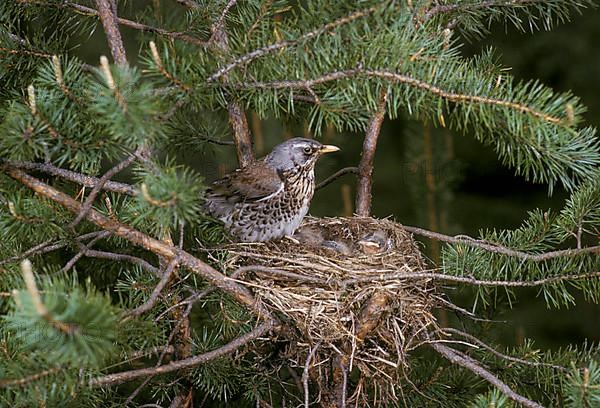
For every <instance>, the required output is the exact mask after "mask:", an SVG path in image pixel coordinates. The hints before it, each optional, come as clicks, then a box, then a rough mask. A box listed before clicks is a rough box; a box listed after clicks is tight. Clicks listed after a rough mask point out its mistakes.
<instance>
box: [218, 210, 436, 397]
mask: <svg viewBox="0 0 600 408" xmlns="http://www.w3.org/2000/svg"><path fill="white" fill-rule="evenodd" d="M296 238H297V239H296ZM226 249H227V251H228V253H229V256H228V260H227V261H226V264H225V268H226V269H227V270H228V271H230V272H232V271H235V270H239V268H242V269H243V270H245V271H246V272H245V274H244V278H243V281H244V285H247V286H249V287H250V288H251V289H252V290H253V292H254V294H255V296H256V298H257V299H259V300H260V301H261V302H262V303H263V304H264V305H265V306H266V307H267V308H268V309H269V310H271V311H272V312H273V313H274V314H275V315H277V316H278V317H279V318H280V319H281V320H282V321H284V322H286V323H287V324H288V326H290V327H293V328H295V333H294V335H293V336H292V337H295V339H294V340H295V341H292V342H291V345H290V347H289V349H288V350H287V357H288V358H289V359H290V360H292V361H293V362H295V364H297V366H298V367H304V366H305V365H306V362H307V359H308V360H311V357H312V364H311V365H312V366H318V367H319V371H320V370H321V367H322V366H323V365H324V364H323V363H325V362H326V361H330V362H333V360H334V359H335V358H336V357H338V358H339V356H346V358H347V360H348V361H347V364H349V368H350V369H353V368H354V369H356V368H357V369H359V370H360V372H361V378H367V379H368V381H367V382H368V384H370V385H371V384H372V385H384V384H388V383H389V382H390V381H396V380H397V378H398V377H397V376H398V374H399V373H402V372H405V368H407V367H408V366H407V363H406V359H407V358H406V356H407V353H408V352H409V351H410V350H411V349H413V348H414V347H416V346H417V345H418V344H419V343H420V342H422V341H423V338H424V337H425V333H427V332H430V331H431V330H433V329H435V318H434V316H433V314H432V310H433V309H434V308H435V307H436V306H438V305H437V304H436V300H435V299H436V296H433V294H434V293H433V291H434V287H433V285H432V284H431V282H430V281H429V280H428V279H423V278H414V273H415V272H417V273H418V272H422V271H424V269H425V262H424V258H423V256H422V255H421V252H420V251H419V248H418V246H417V244H416V242H415V241H414V240H413V238H412V236H411V235H410V234H409V233H407V232H406V231H405V230H403V229H402V226H401V225H399V224H397V223H395V222H392V221H390V220H387V219H384V220H377V219H373V218H363V217H352V218H311V217H307V218H306V219H305V221H304V223H303V224H302V226H301V228H300V229H299V231H298V233H297V234H296V235H295V236H294V239H289V238H284V239H282V240H280V241H277V242H267V243H251V244H247V243H243V244H242V243H240V244H230V245H228V246H227V247H226ZM244 267H245V268H244ZM407 274H412V275H413V276H412V277H410V278H407V277H406V275H407ZM315 347H318V350H316V352H315V350H314V349H315ZM311 350H312V351H313V353H312V356H311V357H309V355H310V354H311V353H310V351H311ZM325 366H326V365H325ZM321 374H322V373H321ZM319 377H322V376H319ZM357 398H358V397H357ZM388 402H389V401H388Z"/></svg>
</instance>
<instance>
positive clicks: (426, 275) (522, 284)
mask: <svg viewBox="0 0 600 408" xmlns="http://www.w3.org/2000/svg"><path fill="white" fill-rule="evenodd" d="M598 277H600V271H598V272H590V273H582V274H578V275H560V276H551V277H549V278H544V279H538V280H532V281H501V280H479V279H475V278H471V277H469V276H453V275H445V274H443V273H433V272H415V273H403V272H399V273H390V274H384V275H374V276H364V277H360V278H354V279H347V280H345V281H342V282H341V284H342V285H353V284H357V283H361V282H385V281H390V280H395V279H398V280H403V279H434V280H441V281H448V282H456V283H466V284H469V285H475V286H504V287H512V288H528V287H534V286H542V285H549V284H554V283H559V282H563V281H575V280H581V279H591V278H598Z"/></svg>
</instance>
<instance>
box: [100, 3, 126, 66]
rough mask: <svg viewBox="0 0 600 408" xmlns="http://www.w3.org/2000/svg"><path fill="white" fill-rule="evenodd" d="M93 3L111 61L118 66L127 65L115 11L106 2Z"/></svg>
mask: <svg viewBox="0 0 600 408" xmlns="http://www.w3.org/2000/svg"><path fill="white" fill-rule="evenodd" d="M95 2H96V7H97V8H98V16H99V17H100V21H101V22H102V26H103V27H104V32H105V33H106V38H107V40H108V46H109V48H110V52H111V54H112V57H113V60H114V61H115V63H116V64H118V65H127V55H126V54H125V46H124V45H123V40H122V39H121V32H120V31H119V25H118V22H119V20H118V17H117V12H116V10H113V9H112V7H111V5H110V3H109V2H108V0H95Z"/></svg>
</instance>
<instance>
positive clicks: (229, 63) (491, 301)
mask: <svg viewBox="0 0 600 408" xmlns="http://www.w3.org/2000/svg"><path fill="white" fill-rule="evenodd" d="M593 6H594V3H593V2H592V1H588V0H576V1H573V0H544V1H541V0H510V1H509V0H443V1H430V0H398V1H396V0H386V1H382V0H373V1H370V0H365V1H361V2H351V1H331V0H315V1H309V2H293V1H285V0H264V1H259V0H244V1H236V0H229V1H205V0H153V1H148V2H128V1H122V2H117V1H116V0H94V1H91V0H89V1H80V2H77V1H71V0H5V1H2V2H0V170H1V172H0V174H1V175H0V205H1V207H0V232H1V235H2V237H3V238H2V240H1V241H0V249H1V251H0V254H1V255H0V313H1V316H2V320H1V321H0V356H1V358H0V405H1V406H13V407H31V406H47V407H67V406H69V407H70V406H83V407H89V406H102V407H110V406H124V405H129V406H140V407H141V406H161V407H166V406H171V407H191V406H260V407H279V406H288V407H289V406H309V405H311V406H338V407H345V406H408V407H426V406H432V407H433V406H444V407H464V406H473V407H491V406H494V407H510V406H519V405H521V406H527V407H539V406H567V407H597V406H600V366H599V351H600V349H599V348H598V345H597V344H595V343H586V344H573V345H572V346H570V347H568V348H566V349H562V350H560V351H548V350H540V349H539V348H538V347H536V345H535V343H534V342H533V340H531V341H529V340H528V341H527V342H525V344H524V345H523V346H522V347H519V348H515V349H508V350H502V349H501V348H500V347H498V346H497V345H495V344H494V342H495V338H494V335H493V327H495V326H494V325H495V324H497V323H494V322H493V320H492V319H494V312H495V310H496V307H498V305H499V304H505V305H512V304H513V301H514V300H515V299H518V298H519V296H521V295H523V293H525V292H523V291H522V289H523V288H534V289H535V290H536V295H537V296H539V297H542V298H543V299H544V300H545V302H546V303H547V306H548V319H552V311H553V310H554V309H555V308H560V307H565V306H569V305H571V304H573V303H574V302H575V294H582V295H583V296H582V298H583V299H584V301H586V302H592V303H594V304H597V303H598V302H599V301H600V257H599V256H598V253H599V252H600V246H599V243H598V232H599V228H600V172H599V170H598V168H599V167H598V166H599V164H600V140H599V139H598V136H597V135H596V130H595V129H594V128H592V127H589V126H586V125H585V123H584V121H583V119H582V114H583V113H584V111H585V107H584V106H583V105H582V104H581V103H580V102H579V100H578V98H577V97H576V96H574V95H572V94H570V93H568V92H567V93H559V92H555V91H553V90H552V89H550V88H549V87H547V86H545V85H543V84H542V83H540V82H538V81H535V80H530V81H525V82H522V81H517V80H515V79H514V78H513V77H512V76H511V75H510V73H508V72H507V70H506V69H505V68H504V67H503V66H502V65H501V64H500V62H499V58H498V57H497V56H496V55H495V54H494V52H493V50H489V51H486V52H483V53H481V54H479V55H476V56H475V57H465V56H464V55H462V54H461V52H460V47H461V44H462V43H463V42H464V41H468V40H472V39H478V38H481V37H483V36H485V35H486V34H487V33H488V30H489V27H490V24H491V23H492V22H498V21H500V22H505V23H506V24H508V25H514V26H516V27H517V28H518V29H521V30H523V31H526V30H531V31H534V30H540V29H544V30H548V29H552V28H553V27H554V25H555V24H556V23H562V22H565V21H566V20H568V19H569V17H570V16H571V15H573V14H574V13H581V12H584V11H585V10H586V8H588V7H593ZM92 35H94V36H95V37H101V40H102V41H103V42H105V44H106V45H107V56H103V57H102V58H100V60H99V61H97V62H94V63H90V61H85V59H84V55H85V53H86V52H87V50H86V47H91V46H94V44H97V43H95V42H93V39H92V38H91V37H92ZM95 37H94V38H95ZM251 114H252V115H257V117H258V118H260V119H266V118H275V119H276V120H278V121H286V122H294V123H306V124H307V125H308V128H309V129H310V131H311V132H312V134H314V135H315V137H317V138H320V137H323V136H322V135H323V134H324V133H326V132H327V131H331V129H334V130H335V131H338V132H346V131H352V132H358V133H361V134H364V144H363V151H362V156H361V158H360V161H359V162H358V166H357V167H356V168H349V169H343V170H342V171H341V172H340V173H339V174H338V176H339V175H341V174H345V173H355V174H356V175H357V178H358V184H357V188H356V213H357V215H358V216H360V217H368V216H369V215H370V205H371V188H372V186H371V184H372V171H373V167H374V166H375V168H376V162H375V161H374V152H375V148H376V146H377V141H378V140H377V139H378V135H379V132H380V128H381V126H382V122H383V121H384V120H386V119H387V118H389V119H395V118H398V117H408V118H410V119H411V120H414V122H415V123H419V124H420V125H415V128H414V129H415V130H414V133H415V134H416V135H419V136H421V137H422V140H420V143H422V144H415V145H414V146H412V148H413V149H415V151H416V150H419V151H424V152H425V153H426V154H429V155H430V156H431V157H433V155H435V157H438V159H436V160H442V161H444V160H449V159H448V156H447V154H446V153H447V152H444V151H443V150H441V151H440V150H435V149H432V148H431V146H430V143H431V137H432V135H431V132H433V131H436V132H437V130H435V129H436V128H437V129H443V131H453V132H457V133H469V134H472V135H474V136H475V137H476V138H477V140H479V141H480V142H481V143H483V144H486V145H489V146H491V147H493V149H494V151H495V152H496V153H497V155H498V157H499V158H500V159H501V161H502V162H503V164H504V165H506V166H507V167H508V168H510V169H512V170H513V171H514V172H515V174H516V175H518V176H520V177H523V178H524V179H526V180H527V181H529V182H531V183H543V184H545V185H547V186H548V189H549V192H550V193H552V191H553V189H555V188H563V189H566V191H568V192H569V195H570V196H569V198H568V200H567V201H566V202H565V205H564V208H563V209H562V210H561V211H559V212H556V213H553V212H549V211H543V210H541V209H540V210H536V211H532V212H531V213H530V214H529V217H528V218H527V219H526V220H524V221H523V224H522V226H521V227H519V228H517V229H514V230H495V229H490V230H485V231H481V232H480V235H479V236H478V237H477V238H469V237H465V236H447V235H443V234H441V233H439V232H435V231H428V230H424V229H420V228H416V227H406V228H405V231H408V232H410V233H411V234H414V235H415V236H422V237H426V238H430V239H431V241H427V242H428V245H429V246H430V248H429V249H431V247H432V246H433V247H434V248H433V251H432V252H431V254H433V255H432V256H431V260H430V261H427V263H426V264H424V266H423V268H422V269H421V270H419V271H414V273H412V274H410V273H408V274H406V275H405V276H403V277H399V276H398V275H394V276H393V277H390V276H388V275H384V274H374V275H373V276H372V280H373V281H377V282H380V283H381V282H382V284H386V283H387V282H386V279H389V280H390V281H392V280H393V281H394V282H402V284H404V285H411V284H412V282H415V285H416V282H424V280H425V281H426V282H427V283H426V286H423V287H426V288H427V292H426V296H431V297H432V299H433V296H435V299H436V301H435V302H436V303H435V305H436V307H438V308H440V309H446V310H445V312H447V313H451V314H455V315H457V316H461V319H460V320H457V319H453V320H451V321H450V323H448V325H447V326H443V325H440V324H439V322H438V323H437V324H435V325H432V326H428V327H427V330H426V331H425V332H423V333H420V334H419V336H422V337H419V339H420V343H419V345H418V347H415V349H414V350H412V351H411V353H409V354H407V355H404V356H403V358H402V361H401V362H402V365H400V366H398V367H395V368H394V370H395V371H396V374H398V375H397V376H390V377H389V378H390V379H393V381H391V382H390V383H389V384H388V385H387V387H386V389H385V394H380V392H383V391H382V390H381V389H379V388H377V387H372V386H371V384H370V383H369V381H370V380H369V378H370V377H369V376H368V373H367V371H366V369H365V368H364V367H363V366H358V365H356V366H352V365H351V363H350V365H349V364H348V360H349V359H350V360H351V359H352V357H353V356H354V347H357V348H360V347H361V344H364V343H365V342H367V341H369V340H368V336H369V332H371V331H372V332H375V331H377V330H381V328H380V327H378V325H379V324H380V323H381V319H383V318H382V317H381V316H382V315H384V314H390V313H392V312H395V311H396V309H393V308H391V307H387V308H386V305H388V304H390V303H392V301H393V300H392V299H388V298H385V297H383V298H382V297H381V296H380V294H378V293H377V292H375V293H370V294H369V297H368V298H365V299H363V301H364V302H363V303H361V304H360V314H359V315H357V316H358V320H357V322H355V323H356V331H355V332H353V333H351V335H352V336H354V338H356V339H357V341H356V343H357V344H358V343H360V344H358V345H356V344H354V343H353V344H346V343H339V344H338V343H336V344H324V343H320V342H319V343H312V342H311V341H310V339H308V338H302V333H301V331H300V330H298V328H297V327H295V326H294V321H293V320H292V319H291V318H289V316H288V315H287V314H286V313H285V311H279V312H278V311H277V310H275V308H274V307H273V305H270V304H269V303H268V299H263V298H261V299H259V298H258V295H257V293H258V289H256V285H254V286H253V283H252V282H253V281H252V279H253V273H254V272H257V273H258V272H261V273H263V274H266V275H268V274H269V273H272V274H276V273H280V272H277V270H276V269H274V268H268V267H262V268H258V267H255V268H254V269H253V270H247V269H244V267H241V268H238V269H232V268H230V267H228V265H229V264H228V262H230V260H231V253H230V252H229V251H228V250H227V248H228V246H227V242H228V238H227V235H226V232H225V231H224V230H223V228H222V226H221V225H220V224H219V223H218V222H216V221H215V220H213V219H211V218H210V217H208V216H206V215H205V214H204V212H203V207H202V203H203V201H202V197H203V192H204V191H205V189H206V186H207V182H206V181H205V179H206V178H205V177H206V175H204V176H203V174H200V171H199V170H198V169H197V168H193V167H192V166H190V165H189V162H190V160H191V159H190V156H191V157H192V158H194V161H198V160H199V159H198V158H203V159H205V160H207V161H208V162H210V161H211V154H212V153H214V152H215V150H217V149H220V148H221V147H222V146H229V145H232V146H233V147H234V148H235V154H236V158H237V161H238V163H239V165H241V166H243V165H245V164H247V163H249V162H250V161H251V160H254V157H255V156H254V150H253V142H257V140H253V139H254V137H253V136H252V134H251V131H250V126H249V123H248V118H247V116H248V115H251ZM328 129H329V130H328ZM255 136H256V137H257V136H258V135H255ZM342 147H343V146H342ZM227 152H228V153H226V154H231V155H232V157H233V154H234V153H233V150H230V151H227ZM220 154H222V153H220ZM357 161H358V160H357ZM212 162H213V163H214V160H212ZM213 173H214V171H213ZM116 179H118V180H120V181H115V180H116ZM334 179H335V177H334ZM333 181H335V180H333ZM424 186H425V187H426V186H427V184H426V183H425V184H424ZM414 188H415V191H416V190H417V189H418V188H419V186H414ZM317 199H318V198H317ZM373 199H374V200H377V197H376V196H375V197H373ZM433 199H437V200H439V201H440V202H443V200H444V198H443V197H433V198H432V200H433ZM400 221H401V220H400ZM373 222H379V221H378V220H374V221H373ZM381 222H382V223H384V221H381ZM385 222H389V221H385ZM382 225H384V224H382ZM385 225H388V224H385ZM411 248H412V247H411ZM411 250H413V251H416V249H414V248H413V249H411ZM250 269H252V268H250ZM299 273H300V272H299ZM288 275H289V274H288ZM290 276H291V275H290ZM288 277H289V276H288ZM289 279H292V280H293V279H294V277H293V276H292V277H291V278H289ZM305 279H307V282H301V283H302V284H310V279H308V278H305ZM315 281H317V278H315ZM319 282H320V283H319V285H321V284H322V282H321V281H319ZM355 283H356V282H355ZM350 284H352V283H350ZM332 290H333V289H332ZM340 290H342V289H340ZM456 293H460V294H462V295H463V296H466V297H468V298H469V302H470V305H472V306H473V308H472V310H466V308H463V307H459V306H456V305H454V303H453V302H452V301H451V300H452V298H453V297H454V296H455V294H456ZM527 293H530V292H527ZM426 299H427V298H426ZM341 301H342V299H340V302H341ZM438 301H439V302H442V303H438ZM378 302H379V303H378ZM432 302H433V300H432ZM382 304H383V306H382ZM380 306H381V307H380ZM290 313H291V310H290ZM432 313H433V312H432ZM392 317H394V316H392ZM483 317H485V319H483ZM353 324H354V323H353ZM352 327H353V328H354V326H352ZM402 330H404V329H401V332H402ZM299 333H300V334H299ZM373 344H375V343H373ZM376 346H377V347H379V348H380V349H381V351H382V353H384V354H385V353H395V352H396V351H395V350H393V347H392V345H390V344H383V343H382V344H376ZM294 347H295V348H296V349H299V348H302V350H304V351H303V353H304V354H302V356H303V358H305V360H304V361H303V362H302V364H299V365H296V366H294V365H291V364H289V360H288V359H287V357H286V353H288V352H289V350H290V349H291V348H294ZM325 349H326V350H327V352H328V353H330V354H328V355H329V356H331V358H329V359H323V358H322V356H323V355H321V354H319V353H320V352H321V351H323V350H325ZM349 350H352V352H350V351H349ZM336 353H337V354H336ZM319 356H321V357H319ZM317 360H318V361H317ZM388 365H389V364H388ZM350 366H352V369H350V368H349V367H350ZM371 374H372V375H374V376H375V375H376V374H373V373H371ZM386 375H387V374H386Z"/></svg>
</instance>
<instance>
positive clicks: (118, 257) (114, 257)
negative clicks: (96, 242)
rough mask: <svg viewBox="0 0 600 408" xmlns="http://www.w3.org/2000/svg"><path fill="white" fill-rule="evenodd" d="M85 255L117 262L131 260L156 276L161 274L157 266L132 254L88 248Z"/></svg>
mask: <svg viewBox="0 0 600 408" xmlns="http://www.w3.org/2000/svg"><path fill="white" fill-rule="evenodd" d="M84 255H85V256H87V257H88V258H98V259H108V260H111V261H116V262H131V263H133V264H136V265H139V266H141V267H142V268H144V269H145V270H147V271H148V272H150V273H152V274H153V275H155V276H160V271H159V270H158V268H157V267H155V266H154V265H152V264H150V263H149V262H148V261H146V260H145V259H142V258H138V257H135V256H132V255H127V254H118V253H115V252H105V251H97V250H95V249H87V250H86V251H85V254H84Z"/></svg>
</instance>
